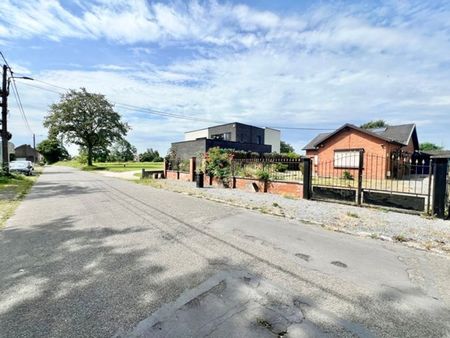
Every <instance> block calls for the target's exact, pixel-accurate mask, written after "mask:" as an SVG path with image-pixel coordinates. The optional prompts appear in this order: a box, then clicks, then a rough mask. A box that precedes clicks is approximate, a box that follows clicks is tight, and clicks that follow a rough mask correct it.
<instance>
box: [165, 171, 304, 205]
mask: <svg viewBox="0 0 450 338" xmlns="http://www.w3.org/2000/svg"><path fill="white" fill-rule="evenodd" d="M166 177H167V179H169V180H180V181H185V182H191V175H190V174H189V173H181V172H180V173H178V172H177V171H175V170H167V174H166ZM203 184H204V186H205V187H207V186H214V187H223V184H222V183H221V182H220V181H219V180H218V179H217V178H215V177H213V178H210V177H209V176H207V175H205V176H204V179H203ZM229 188H235V189H239V190H244V191H249V192H261V193H264V192H267V193H270V194H277V195H283V196H290V197H295V198H303V184H302V183H300V182H282V181H269V182H267V184H264V182H262V181H259V180H255V179H252V178H242V177H235V178H234V179H233V178H230V186H229ZM265 190H266V191H265Z"/></svg>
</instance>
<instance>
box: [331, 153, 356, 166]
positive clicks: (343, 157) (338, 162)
mask: <svg viewBox="0 0 450 338" xmlns="http://www.w3.org/2000/svg"><path fill="white" fill-rule="evenodd" d="M359 155H360V151H359V150H335V151H334V167H335V168H358V167H359Z"/></svg>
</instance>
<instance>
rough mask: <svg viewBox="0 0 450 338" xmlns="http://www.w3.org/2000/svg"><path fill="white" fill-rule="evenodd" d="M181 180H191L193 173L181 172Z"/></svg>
mask: <svg viewBox="0 0 450 338" xmlns="http://www.w3.org/2000/svg"><path fill="white" fill-rule="evenodd" d="M179 180H180V181H185V182H191V174H189V173H180V178H179Z"/></svg>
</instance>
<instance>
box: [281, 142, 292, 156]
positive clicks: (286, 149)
mask: <svg viewBox="0 0 450 338" xmlns="http://www.w3.org/2000/svg"><path fill="white" fill-rule="evenodd" d="M294 152H295V149H294V147H293V146H291V145H290V144H289V143H287V142H284V141H281V142H280V153H282V154H283V153H294Z"/></svg>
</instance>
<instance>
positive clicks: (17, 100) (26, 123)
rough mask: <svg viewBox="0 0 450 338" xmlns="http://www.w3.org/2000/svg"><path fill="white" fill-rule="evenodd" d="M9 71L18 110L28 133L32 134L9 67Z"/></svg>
mask: <svg viewBox="0 0 450 338" xmlns="http://www.w3.org/2000/svg"><path fill="white" fill-rule="evenodd" d="M9 71H10V72H11V76H12V83H13V93H14V97H15V99H16V102H17V105H18V106H19V111H20V113H21V115H22V119H23V120H24V122H25V125H26V126H27V129H28V131H29V132H30V134H32V135H33V134H34V133H33V130H32V129H31V127H30V124H29V123H28V119H27V114H26V113H25V110H24V109H23V105H22V100H21V99H20V95H19V91H18V90H17V86H16V81H15V80H14V76H13V72H12V71H11V69H10V70H9Z"/></svg>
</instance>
